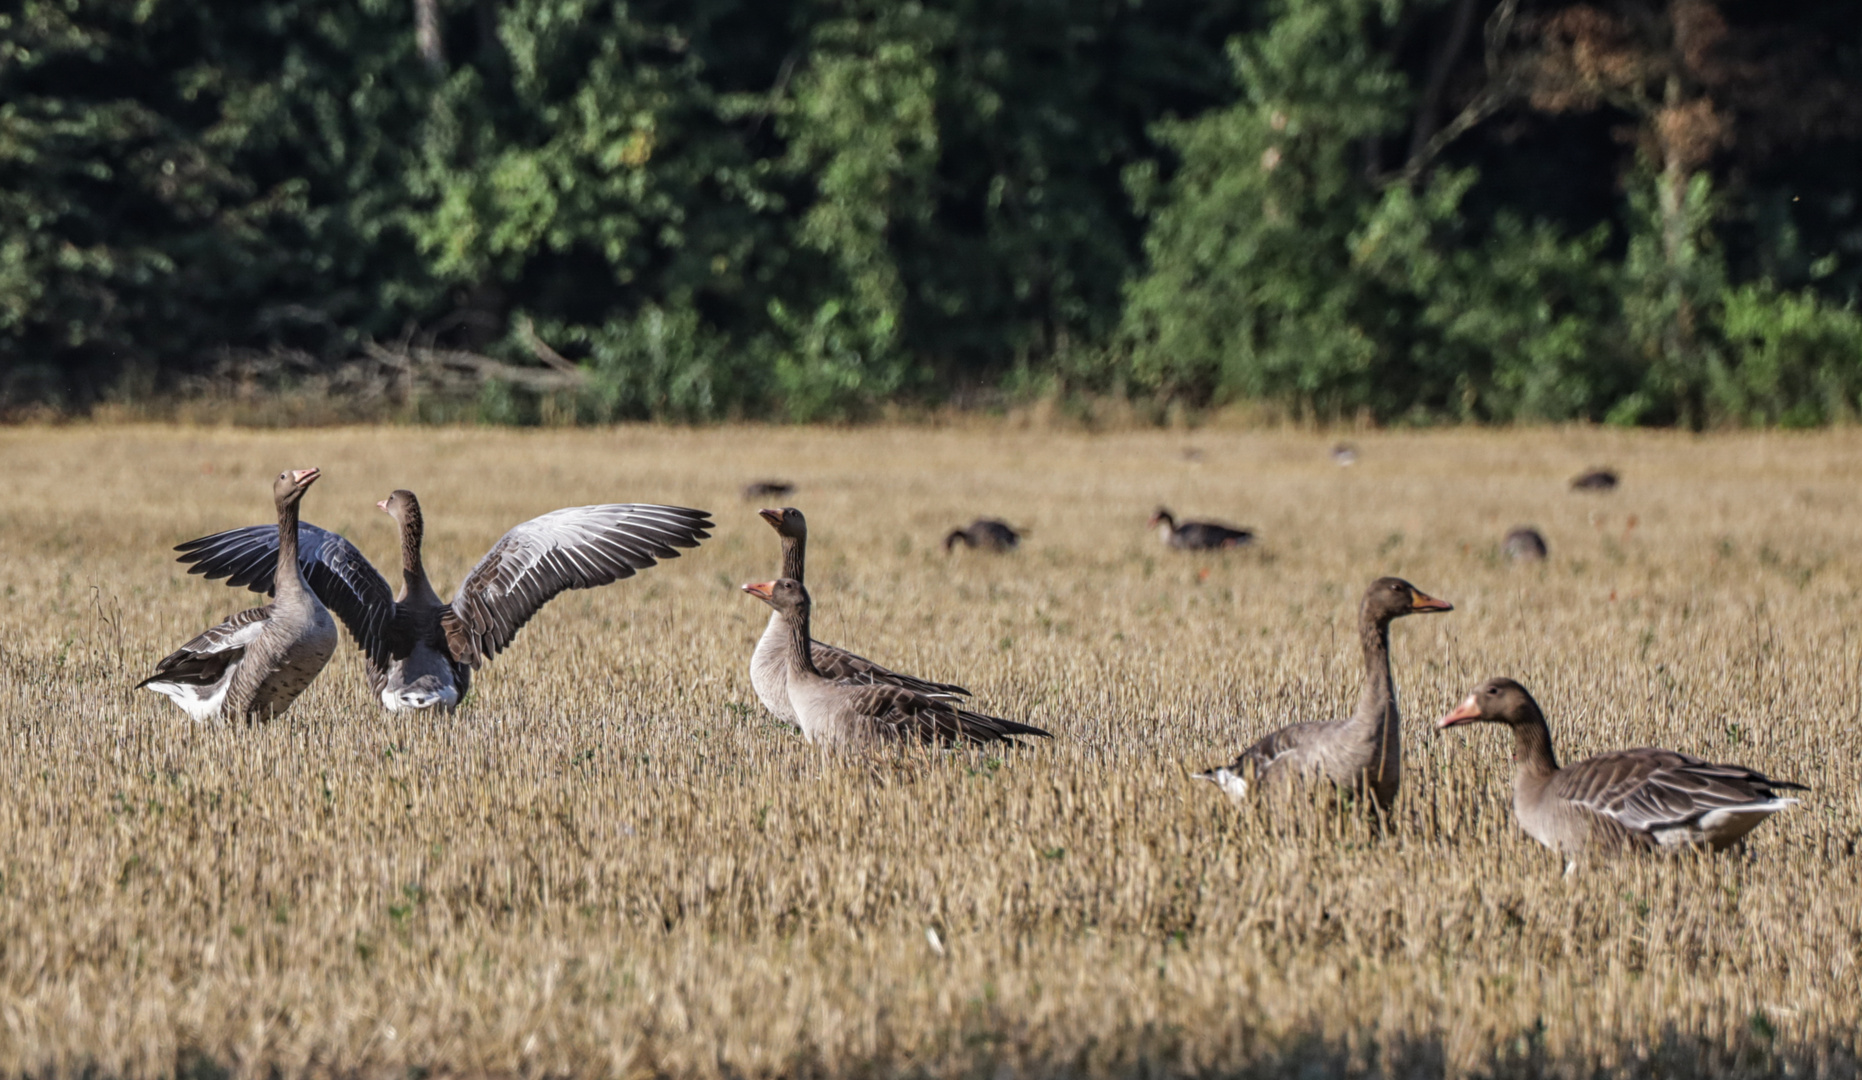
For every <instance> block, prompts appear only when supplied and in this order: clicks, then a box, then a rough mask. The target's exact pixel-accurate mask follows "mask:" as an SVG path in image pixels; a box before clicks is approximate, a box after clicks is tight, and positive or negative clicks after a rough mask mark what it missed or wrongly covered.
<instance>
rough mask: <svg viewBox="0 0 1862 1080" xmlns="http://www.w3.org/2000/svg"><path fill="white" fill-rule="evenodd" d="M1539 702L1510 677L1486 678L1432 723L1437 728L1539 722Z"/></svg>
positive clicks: (1540, 715) (1541, 715)
mask: <svg viewBox="0 0 1862 1080" xmlns="http://www.w3.org/2000/svg"><path fill="white" fill-rule="evenodd" d="M1543 720H1544V716H1543V714H1541V713H1540V712H1539V703H1538V702H1536V701H1534V700H1532V695H1531V694H1529V693H1527V692H1526V688H1525V687H1524V686H1521V685H1520V684H1519V683H1517V682H1515V681H1513V680H1512V679H1488V680H1487V681H1486V682H1484V683H1482V684H1480V685H1479V686H1477V687H1475V688H1474V689H1473V690H1472V691H1470V692H1469V693H1468V696H1467V698H1466V699H1464V700H1463V701H1462V702H1461V704H1459V705H1457V706H1455V707H1454V709H1453V710H1452V711H1450V712H1449V713H1448V715H1446V716H1444V717H1442V718H1441V719H1440V720H1437V721H1436V722H1435V726H1436V727H1438V728H1451V727H1457V726H1459V725H1461V724H1505V725H1507V726H1508V727H1512V726H1513V725H1515V724H1529V723H1533V722H1543Z"/></svg>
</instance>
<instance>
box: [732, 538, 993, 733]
mask: <svg viewBox="0 0 1862 1080" xmlns="http://www.w3.org/2000/svg"><path fill="white" fill-rule="evenodd" d="M757 514H758V516H760V517H762V519H763V520H764V521H767V522H769V525H770V528H772V529H775V530H776V535H777V536H779V537H781V538H782V576H783V577H785V578H789V579H792V580H794V581H804V580H806V578H804V577H803V572H804V571H805V570H806V569H807V565H806V564H807V561H808V519H807V518H805V517H803V516H802V512H801V511H800V510H797V509H796V508H795V507H793V506H785V507H783V508H782V509H780V510H758V511H757ZM772 606H774V605H772ZM788 647H789V625H788V620H787V619H786V618H785V617H784V615H783V613H782V609H781V608H777V609H776V610H774V611H772V612H770V616H769V625H767V626H765V627H764V628H763V636H762V637H761V638H759V639H758V640H757V643H756V651H755V652H754V653H752V654H751V655H750V685H751V687H752V688H754V689H755V690H756V696H757V700H758V701H761V702H762V703H763V707H764V708H765V709H768V710H769V712H770V715H772V716H774V717H775V718H776V719H778V720H780V721H782V722H783V723H785V724H789V725H791V726H796V727H799V726H800V724H799V722H798V721H797V720H796V718H795V710H794V709H793V708H792V707H791V706H790V705H789V685H788V679H789V663H788V659H787V656H788V654H787V649H788ZM809 647H810V651H811V655H812V656H813V657H814V662H815V669H816V670H818V671H820V672H821V673H822V674H823V675H825V676H827V677H828V678H830V679H846V678H856V677H857V678H861V679H865V680H867V681H869V682H880V683H889V684H891V685H893V686H900V687H904V688H905V689H907V690H914V691H917V692H918V693H920V694H924V695H926V696H928V697H934V698H944V699H951V698H962V697H969V696H970V692H969V691H968V690H965V689H964V688H963V687H961V686H958V685H957V684H956V683H940V682H931V681H930V680H928V679H920V678H917V677H915V676H911V675H905V674H901V673H900V672H897V671H893V670H892V669H890V668H887V667H882V666H881V665H879V664H875V663H874V662H873V661H871V660H868V659H867V658H866V657H864V656H856V655H854V654H853V653H850V652H848V651H847V650H845V649H839V648H835V647H834V646H832V645H824V644H822V643H821V642H819V641H815V640H813V639H810V641H809Z"/></svg>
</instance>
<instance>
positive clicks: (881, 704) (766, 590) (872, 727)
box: [743, 578, 1053, 747]
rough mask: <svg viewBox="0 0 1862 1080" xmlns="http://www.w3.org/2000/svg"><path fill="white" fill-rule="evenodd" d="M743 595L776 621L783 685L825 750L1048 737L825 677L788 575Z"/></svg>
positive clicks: (896, 691) (941, 704)
mask: <svg viewBox="0 0 1862 1080" xmlns="http://www.w3.org/2000/svg"><path fill="white" fill-rule="evenodd" d="M743 589H744V592H747V593H749V594H750V595H751V596H754V597H756V598H757V599H758V600H761V601H763V602H764V603H765V604H768V605H769V606H770V607H771V608H773V609H775V611H776V612H777V614H779V615H781V616H782V626H783V629H784V631H785V636H784V640H783V651H782V660H783V664H784V666H785V667H786V669H787V670H786V672H785V673H784V680H783V685H784V689H785V691H786V692H787V694H788V697H789V707H790V709H791V711H792V712H793V713H794V716H795V723H796V726H797V727H799V728H801V730H802V737H803V738H805V739H807V740H808V741H809V742H811V743H816V744H820V745H826V746H842V747H846V746H873V745H883V744H888V743H893V744H896V743H968V744H971V745H982V744H985V743H994V742H1010V743H1013V742H1014V737H1015V736H1018V735H1032V736H1036V737H1039V738H1052V737H1053V736H1051V735H1049V734H1048V733H1047V732H1045V731H1043V730H1041V729H1040V728H1038V727H1033V726H1031V725H1029V724H1022V723H1017V722H1016V721H1014V720H1004V719H1002V718H1001V717H999V716H986V715H984V714H982V713H977V712H972V711H970V710H968V709H962V708H958V707H957V706H956V705H955V704H954V703H952V702H951V701H950V700H949V699H948V698H941V697H932V696H930V695H928V694H922V693H919V692H918V691H916V690H911V689H907V688H906V687H903V686H898V685H896V684H893V683H889V682H884V681H881V680H879V679H876V678H873V677H872V676H871V675H853V676H848V677H844V678H830V677H829V676H827V675H826V674H825V673H823V672H822V670H821V669H820V668H819V667H818V666H816V664H815V659H814V657H815V650H814V649H813V648H812V646H813V645H814V639H813V638H811V637H810V636H809V619H810V612H811V609H812V607H813V605H812V603H811V601H810V599H809V596H808V590H807V589H806V588H804V587H803V585H802V583H801V582H799V581H797V580H795V579H794V578H778V579H776V580H775V581H765V582H761V583H759V584H755V585H745V586H744V587H743Z"/></svg>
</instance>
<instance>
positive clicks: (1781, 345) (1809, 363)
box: [1708, 282, 1862, 427]
mask: <svg viewBox="0 0 1862 1080" xmlns="http://www.w3.org/2000/svg"><path fill="white" fill-rule="evenodd" d="M1722 304H1723V306H1724V307H1723V311H1722V314H1721V317H1720V328H1721V332H1722V333H1723V334H1724V335H1725V338H1726V351H1727V358H1728V362H1727V363H1724V364H1716V365H1715V366H1714V368H1713V370H1712V372H1711V375H1710V379H1709V389H1708V400H1709V402H1710V403H1711V405H1712V406H1713V407H1714V408H1715V409H1716V410H1718V411H1719V412H1720V413H1721V414H1722V415H1723V416H1725V417H1728V418H1731V419H1736V420H1738V421H1740V422H1743V423H1749V424H1776V425H1778V426H1780V427H1811V426H1814V425H1817V424H1825V423H1829V422H1831V421H1834V420H1854V419H1855V418H1856V416H1857V413H1858V410H1859V409H1862V313H1858V312H1857V311H1856V308H1855V307H1854V305H1849V306H1843V307H1838V306H1836V305H1833V304H1831V303H1829V302H1828V301H1826V300H1823V299H1822V298H1820V297H1818V296H1817V294H1816V293H1814V292H1812V291H1810V290H1808V289H1806V290H1804V291H1802V292H1797V293H1789V292H1781V291H1779V290H1778V289H1776V288H1774V287H1773V286H1772V285H1771V284H1770V283H1769V282H1760V283H1756V284H1750V285H1743V286H1741V287H1739V288H1737V289H1731V290H1728V291H1727V292H1726V293H1725V295H1724V297H1723V298H1722Z"/></svg>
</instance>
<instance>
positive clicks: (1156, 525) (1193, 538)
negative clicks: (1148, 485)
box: [1147, 506, 1254, 551]
mask: <svg viewBox="0 0 1862 1080" xmlns="http://www.w3.org/2000/svg"><path fill="white" fill-rule="evenodd" d="M1147 527H1149V528H1152V529H1156V530H1157V537H1158V539H1160V540H1162V541H1163V542H1164V546H1165V547H1169V548H1174V549H1176V550H1178V551H1213V550H1215V549H1216V548H1232V547H1246V546H1247V545H1249V544H1252V543H1254V534H1253V533H1252V532H1249V531H1248V530H1247V529H1237V528H1235V527H1234V526H1232V525H1223V524H1221V523H1219V522H1214V521H1186V522H1184V523H1183V524H1181V525H1179V524H1177V519H1176V517H1174V516H1173V515H1172V514H1171V513H1170V511H1169V510H1166V509H1164V508H1163V507H1161V506H1160V507H1158V508H1157V513H1155V514H1152V515H1151V520H1150V523H1149V525H1148V526H1147Z"/></svg>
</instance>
